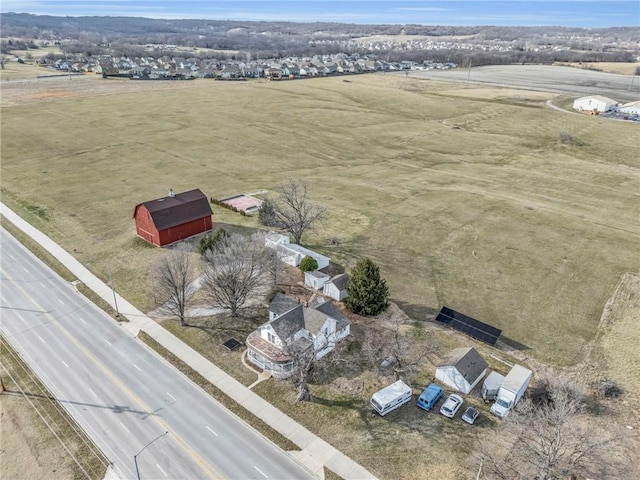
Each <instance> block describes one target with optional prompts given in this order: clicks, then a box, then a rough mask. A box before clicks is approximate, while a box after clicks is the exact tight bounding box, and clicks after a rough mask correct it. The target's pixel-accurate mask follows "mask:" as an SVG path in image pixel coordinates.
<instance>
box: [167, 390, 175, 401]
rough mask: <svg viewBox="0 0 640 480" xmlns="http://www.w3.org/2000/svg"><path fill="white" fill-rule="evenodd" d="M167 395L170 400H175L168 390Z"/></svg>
mask: <svg viewBox="0 0 640 480" xmlns="http://www.w3.org/2000/svg"><path fill="white" fill-rule="evenodd" d="M167 397H169V398H170V399H171V400H173V401H174V402H175V401H176V399H175V398H173V397H172V396H171V394H170V393H169V392H167Z"/></svg>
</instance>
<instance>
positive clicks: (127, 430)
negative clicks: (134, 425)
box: [120, 422, 129, 433]
mask: <svg viewBox="0 0 640 480" xmlns="http://www.w3.org/2000/svg"><path fill="white" fill-rule="evenodd" d="M120 425H122V428H124V429H125V431H126V432H127V433H129V429H128V428H127V427H125V426H124V423H122V422H120Z"/></svg>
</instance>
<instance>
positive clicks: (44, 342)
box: [38, 335, 47, 343]
mask: <svg viewBox="0 0 640 480" xmlns="http://www.w3.org/2000/svg"><path fill="white" fill-rule="evenodd" d="M38 338H39V339H40V341H41V342H42V343H47V342H45V341H44V340H43V339H42V337H41V336H40V335H38Z"/></svg>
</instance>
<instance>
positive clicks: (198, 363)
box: [0, 203, 376, 480]
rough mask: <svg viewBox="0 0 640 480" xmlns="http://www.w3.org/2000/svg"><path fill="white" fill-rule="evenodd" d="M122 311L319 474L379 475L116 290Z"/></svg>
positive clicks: (33, 232) (7, 212)
mask: <svg viewBox="0 0 640 480" xmlns="http://www.w3.org/2000/svg"><path fill="white" fill-rule="evenodd" d="M0 213H2V215H3V216H4V218H5V219H7V220H9V221H10V222H11V223H13V224H14V225H15V226H16V227H18V228H19V229H20V230H22V231H23V232H24V233H25V234H27V235H29V236H30V237H31V238H32V239H33V240H35V241H36V242H37V243H38V244H40V245H41V246H42V247H43V248H44V249H45V250H47V251H48V252H49V253H51V255H53V256H54V257H56V258H57V259H58V261H60V263H62V264H63V265H64V266H65V267H66V268H67V269H69V270H70V271H71V272H72V273H73V274H74V275H75V276H76V277H77V278H78V280H80V281H81V282H82V283H84V284H85V285H86V286H87V287H88V288H90V289H91V290H93V291H94V292H95V293H96V294H97V295H99V296H100V297H101V298H102V299H103V300H104V301H106V302H107V303H108V304H109V305H111V306H112V307H114V308H115V304H114V293H113V291H112V290H111V288H110V287H109V286H107V285H106V284H105V283H104V282H102V281H101V280H100V279H99V278H98V277H96V276H95V275H94V274H92V273H91V272H90V271H89V270H88V269H87V268H85V267H84V265H82V264H81V263H80V262H79V261H78V260H76V259H75V258H74V257H73V256H72V255H70V254H69V253H68V252H67V251H66V250H64V249H63V248H62V247H60V246H59V245H58V244H57V243H55V242H54V241H53V240H51V239H50V238H49V237H48V236H46V235H45V234H44V233H42V232H41V231H40V230H38V229H36V228H35V227H33V226H32V225H30V224H29V223H27V222H26V221H24V220H23V219H22V218H21V217H20V216H18V215H17V214H16V213H15V212H13V211H12V210H11V209H9V208H8V207H7V206H6V205H4V204H3V203H0ZM115 296H116V300H117V303H118V311H119V312H120V315H123V316H124V317H126V318H127V319H128V320H129V322H127V323H121V326H122V327H123V328H124V329H126V330H127V331H129V332H130V333H131V335H133V336H137V335H138V332H139V331H140V330H142V331H144V332H146V333H147V334H148V335H149V336H151V337H152V338H153V339H154V340H156V341H157V342H158V343H159V344H161V345H162V346H163V347H164V348H166V349H167V350H169V351H170V352H172V353H173V354H174V355H176V356H177V357H178V358H180V359H181V360H182V361H184V362H185V363H186V364H188V365H189V366H190V367H191V368H193V369H194V370H195V371H197V372H198V373H200V374H201V375H202V376H203V377H205V378H206V379H207V380H209V381H210V382H211V383H213V384H214V385H215V386H216V387H218V388H219V389H221V390H222V391H223V392H225V393H226V394H227V395H228V396H229V397H231V398H233V399H234V400H235V401H236V402H237V403H239V404H240V405H242V406H243V407H244V408H246V409H247V410H248V411H250V412H251V413H253V414H254V415H256V416H257V417H259V418H261V419H262V420H263V421H265V422H266V423H267V424H269V425H270V426H271V427H273V428H274V429H275V430H277V431H278V432H279V433H281V434H282V435H284V436H285V437H287V438H288V439H290V440H291V441H292V442H293V443H295V444H296V445H297V446H298V447H299V448H300V449H301V451H299V452H290V453H291V454H292V456H293V457H294V458H296V459H297V460H298V461H299V462H300V463H302V464H304V465H305V466H306V467H307V468H308V469H310V470H311V471H312V472H314V474H315V475H316V476H318V477H319V478H324V473H323V467H327V468H329V469H330V470H332V471H333V472H335V473H337V474H338V475H340V476H341V477H342V478H344V479H345V480H359V479H375V478H376V477H375V476H374V475H373V474H372V473H370V472H369V471H367V470H366V469H365V468H364V467H362V466H361V465H359V464H357V463H356V462H354V461H353V460H351V459H350V458H349V457H347V456H346V455H344V454H343V453H341V452H340V451H338V450H337V449H335V448H334V447H332V446H331V445H329V444H328V443H327V442H325V441H324V440H322V439H320V438H319V437H317V436H316V435H314V434H313V433H311V432H310V431H309V430H307V429H306V428H304V427H303V426H302V425H300V424H299V423H297V422H296V421H294V420H293V419H291V418H290V417H288V416H287V415H285V414H284V413H282V412H281V411H280V410H278V409H277V408H275V407H274V406H273V405H271V404H270V403H268V402H267V401H266V400H264V399H263V398H262V397H260V396H258V395H256V394H255V393H253V392H252V391H251V390H249V389H248V388H247V387H245V386H244V385H242V384H241V383H239V382H238V381H237V380H235V379H234V378H232V377H231V376H229V375H228V374H226V373H225V372H224V371H222V370H221V369H219V368H218V367H216V366H215V365H214V364H213V363H211V362H210V361H209V360H207V359H206V358H205V357H203V356H202V355H200V354H199V353H198V352H196V351H195V350H194V349H193V348H191V347H190V346H189V345H187V344H186V343H184V342H183V341H181V340H180V339H178V338H176V337H175V336H174V335H173V334H171V333H170V332H168V331H167V330H165V329H164V328H162V327H161V326H160V325H158V324H157V323H156V322H155V321H154V320H152V319H151V318H149V317H147V316H146V315H145V314H144V313H142V312H141V311H140V310H138V309H137V308H135V307H134V306H133V305H131V304H130V303H129V302H128V301H127V300H125V299H124V298H122V297H121V296H120V295H118V294H117V293H116V294H115Z"/></svg>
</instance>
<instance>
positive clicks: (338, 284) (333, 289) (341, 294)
mask: <svg viewBox="0 0 640 480" xmlns="http://www.w3.org/2000/svg"><path fill="white" fill-rule="evenodd" d="M348 282H349V275H347V274H346V273H341V274H340V275H336V276H335V277H332V278H331V279H330V280H329V281H328V282H326V283H325V284H324V287H322V293H324V294H325V295H327V296H328V297H331V298H333V299H334V300H337V301H338V302H340V301H342V300H344V299H345V298H346V297H347V283H348Z"/></svg>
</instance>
